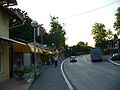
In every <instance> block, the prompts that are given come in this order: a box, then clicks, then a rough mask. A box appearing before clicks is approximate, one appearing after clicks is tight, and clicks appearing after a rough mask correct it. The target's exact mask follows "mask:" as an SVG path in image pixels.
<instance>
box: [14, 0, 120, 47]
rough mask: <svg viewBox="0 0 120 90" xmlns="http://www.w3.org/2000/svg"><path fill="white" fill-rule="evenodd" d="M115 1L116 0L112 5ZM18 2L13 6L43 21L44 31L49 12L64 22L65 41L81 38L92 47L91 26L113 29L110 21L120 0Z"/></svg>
mask: <svg viewBox="0 0 120 90" xmlns="http://www.w3.org/2000/svg"><path fill="white" fill-rule="evenodd" d="M116 1H118V2H117V3H114V4H111V3H113V2H116ZM17 2H18V5H17V6H14V7H13V8H20V9H21V10H23V11H26V12H27V13H28V16H29V17H30V18H31V19H32V20H35V21H37V22H38V24H43V26H44V27H45V29H46V31H47V32H49V30H50V27H49V23H50V22H51V21H50V15H52V16H56V17H58V18H59V22H60V23H61V24H62V23H64V24H65V26H64V29H65V31H66V36H65V37H66V38H67V40H66V44H67V45H69V46H72V45H76V44H77V43H78V42H80V41H82V42H88V45H89V46H94V43H95V42H94V40H93V38H92V37H93V36H92V35H91V30H92V26H93V25H94V23H95V22H98V23H103V24H105V26H106V29H111V30H114V28H113V23H114V22H115V20H116V17H115V15H114V14H115V12H116V10H117V8H118V7H120V0H17ZM109 4H111V5H109ZM106 5H108V6H106ZM104 6H106V7H104ZM99 7H102V8H99ZM94 9H96V10H94ZM92 10H93V11H92ZM89 11H90V12H89ZM86 12H87V13H86Z"/></svg>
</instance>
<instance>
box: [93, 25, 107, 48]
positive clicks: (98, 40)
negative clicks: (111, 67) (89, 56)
mask: <svg viewBox="0 0 120 90" xmlns="http://www.w3.org/2000/svg"><path fill="white" fill-rule="evenodd" d="M92 35H93V39H94V40H95V46H98V47H101V48H102V49H104V48H106V36H107V31H106V30H105V25H104V24H102V23H95V24H94V26H93V27H92Z"/></svg>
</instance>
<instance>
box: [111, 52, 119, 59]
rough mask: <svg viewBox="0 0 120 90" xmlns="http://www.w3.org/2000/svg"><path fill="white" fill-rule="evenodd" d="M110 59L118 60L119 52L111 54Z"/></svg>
mask: <svg viewBox="0 0 120 90" xmlns="http://www.w3.org/2000/svg"><path fill="white" fill-rule="evenodd" d="M112 60H120V53H114V54H112Z"/></svg>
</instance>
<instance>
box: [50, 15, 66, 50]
mask: <svg viewBox="0 0 120 90" xmlns="http://www.w3.org/2000/svg"><path fill="white" fill-rule="evenodd" d="M50 18H51V22H50V27H51V30H50V31H49V35H50V41H49V42H50V43H51V45H52V43H54V45H55V46H56V48H59V47H60V45H63V46H64V45H65V40H66V38H65V34H66V32H65V30H64V28H63V26H62V25H61V24H60V23H59V21H58V17H54V16H50Z"/></svg>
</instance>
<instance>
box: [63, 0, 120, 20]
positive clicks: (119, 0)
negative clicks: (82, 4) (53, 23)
mask: <svg viewBox="0 0 120 90" xmlns="http://www.w3.org/2000/svg"><path fill="white" fill-rule="evenodd" d="M117 2H120V0H118V1H115V2H112V3H110V4H107V5H104V6H101V7H97V8H95V9H92V10H89V11H85V12H82V13H78V14H76V15H72V16H69V17H66V18H64V19H69V18H73V17H76V16H79V15H83V14H87V13H90V12H93V11H96V10H99V9H102V8H105V7H107V6H110V5H112V4H115V3H117Z"/></svg>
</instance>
